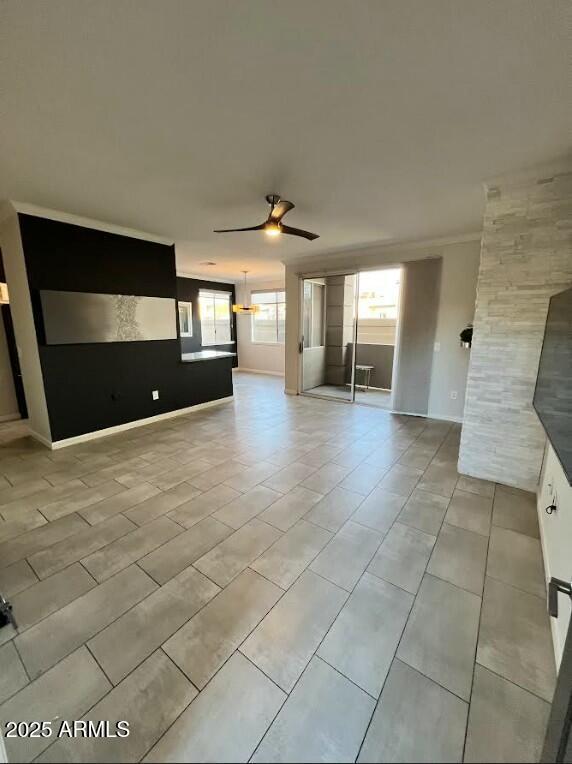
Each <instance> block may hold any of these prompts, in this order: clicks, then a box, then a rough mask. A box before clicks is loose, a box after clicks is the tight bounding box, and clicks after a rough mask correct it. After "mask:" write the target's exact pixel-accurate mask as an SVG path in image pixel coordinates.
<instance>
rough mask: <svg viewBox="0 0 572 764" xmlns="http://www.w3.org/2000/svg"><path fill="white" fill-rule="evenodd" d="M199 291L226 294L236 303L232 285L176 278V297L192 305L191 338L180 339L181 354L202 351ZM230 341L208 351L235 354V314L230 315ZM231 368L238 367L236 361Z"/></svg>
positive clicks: (210, 347) (235, 359)
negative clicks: (213, 291)
mask: <svg viewBox="0 0 572 764" xmlns="http://www.w3.org/2000/svg"><path fill="white" fill-rule="evenodd" d="M201 289H212V290H216V291H217V292H228V293H229V294H230V296H231V300H232V302H233V303H234V302H236V297H235V291H234V284H223V283H221V282H220V281H201V280H200V279H189V278H182V277H181V276H179V277H178V278H177V297H178V299H179V300H181V302H190V303H192V305H193V336H192V337H181V348H182V351H183V353H194V352H196V351H198V350H202V349H203V347H202V344H201V320H200V317H199V291H200V290H201ZM232 339H233V340H234V342H233V343H232V344H230V345H210V346H209V350H226V351H228V352H229V353H236V314H235V313H233V314H232ZM233 366H238V360H237V358H236V357H235V358H234V359H233Z"/></svg>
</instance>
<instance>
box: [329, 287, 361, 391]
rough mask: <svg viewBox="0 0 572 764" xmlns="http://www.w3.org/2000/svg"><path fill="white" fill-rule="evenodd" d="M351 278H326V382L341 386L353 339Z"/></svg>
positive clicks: (353, 311)
mask: <svg viewBox="0 0 572 764" xmlns="http://www.w3.org/2000/svg"><path fill="white" fill-rule="evenodd" d="M355 283H356V277H355V276H327V277H326V383H327V384H329V385H343V384H344V383H345V381H346V368H347V366H348V364H351V356H350V355H349V353H350V350H351V349H350V343H351V342H353V339H354V329H355V327H354V313H355Z"/></svg>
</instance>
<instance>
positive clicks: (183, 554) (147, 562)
mask: <svg viewBox="0 0 572 764" xmlns="http://www.w3.org/2000/svg"><path fill="white" fill-rule="evenodd" d="M231 533H232V528H229V527H228V525H224V524H223V523H220V522H219V521H218V520H215V519H214V518H212V517H205V519H204V520H201V521H200V522H199V523H197V524H196V525H192V526H191V527H190V528H189V529H188V530H187V531H184V532H183V533H180V534H179V535H177V536H175V537H174V538H172V539H171V540H170V541H168V542H167V543H166V544H163V545H162V546H160V547H159V548H158V549H155V551H154V552H150V553H149V554H147V555H145V557H142V558H141V559H140V560H139V561H138V565H139V566H140V567H141V568H143V570H145V571H147V573H149V575H150V576H151V578H153V579H154V580H155V581H157V583H159V584H164V583H165V582H166V581H168V580H169V579H170V578H173V576H176V575H177V573H180V572H181V571H182V570H184V569H185V568H187V567H188V566H189V565H191V564H192V563H194V562H195V560H198V559H199V558H200V557H202V556H203V555H204V554H206V553H207V552H208V551H210V550H211V549H212V548H213V547H215V546H216V545H217V544H220V542H221V541H222V540H223V539H226V538H227V536H230V535H231Z"/></svg>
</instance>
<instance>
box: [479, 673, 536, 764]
mask: <svg viewBox="0 0 572 764" xmlns="http://www.w3.org/2000/svg"><path fill="white" fill-rule="evenodd" d="M549 713H550V705H549V704H548V703H546V702H545V701H543V700H541V699H540V698H538V697H536V695H532V694H531V693H530V692H527V691H526V690H523V689H522V688H521V687H517V685H516V684H513V683H512V682H508V681H507V680H506V679H503V678H502V677H500V676H497V674H493V673H491V672H490V671H487V669H486V668H483V667H482V666H479V665H478V664H477V665H476V666H475V680H474V683H473V694H472V696H471V711H470V714H469V727H468V730H467V745H466V749H465V761H467V762H513V761H518V762H536V761H540V754H541V753H542V745H543V743H544V735H545V732H546V725H547V723H548V714H549Z"/></svg>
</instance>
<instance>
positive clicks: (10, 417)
mask: <svg viewBox="0 0 572 764" xmlns="http://www.w3.org/2000/svg"><path fill="white" fill-rule="evenodd" d="M21 418H22V417H21V415H20V413H19V412H18V411H16V412H15V413H14V414H2V416H0V422H15V421H16V420H17V419H21Z"/></svg>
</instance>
